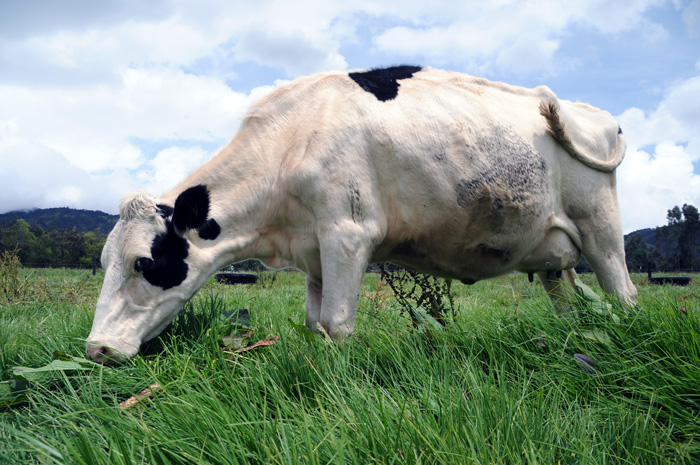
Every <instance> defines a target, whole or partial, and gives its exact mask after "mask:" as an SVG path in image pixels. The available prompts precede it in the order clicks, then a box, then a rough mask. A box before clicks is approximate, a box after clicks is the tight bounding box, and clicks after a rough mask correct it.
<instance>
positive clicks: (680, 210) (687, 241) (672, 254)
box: [656, 204, 700, 270]
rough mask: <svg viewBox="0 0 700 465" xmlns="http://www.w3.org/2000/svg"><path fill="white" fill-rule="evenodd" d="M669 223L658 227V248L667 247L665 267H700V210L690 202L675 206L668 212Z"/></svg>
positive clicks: (680, 268) (678, 268) (679, 268)
mask: <svg viewBox="0 0 700 465" xmlns="http://www.w3.org/2000/svg"><path fill="white" fill-rule="evenodd" d="M666 219H667V221H668V224H667V225H666V226H662V227H660V228H657V230H656V239H657V241H656V242H657V244H656V245H657V248H658V249H662V248H663V249H665V250H666V255H665V257H664V260H663V265H662V266H663V267H664V268H671V269H677V270H693V269H695V268H697V267H698V264H699V262H700V260H699V259H698V251H699V250H700V247H699V246H700V243H699V241H700V212H698V209H697V208H696V207H695V206H693V205H689V204H683V206H682V207H678V206H675V207H673V208H672V209H671V210H668V212H667V214H666Z"/></svg>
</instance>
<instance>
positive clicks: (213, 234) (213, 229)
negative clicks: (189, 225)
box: [197, 218, 221, 241]
mask: <svg viewBox="0 0 700 465" xmlns="http://www.w3.org/2000/svg"><path fill="white" fill-rule="evenodd" d="M197 232H198V233H199V237H201V238H202V239H206V240H209V241H213V240H214V239H216V238H217V237H219V234H220V233H221V227H220V226H219V223H217V222H216V220H215V219H214V218H209V219H208V220H207V221H205V222H204V224H203V225H201V226H200V227H199V228H197Z"/></svg>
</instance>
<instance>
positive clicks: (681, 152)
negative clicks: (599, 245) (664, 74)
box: [618, 76, 700, 232]
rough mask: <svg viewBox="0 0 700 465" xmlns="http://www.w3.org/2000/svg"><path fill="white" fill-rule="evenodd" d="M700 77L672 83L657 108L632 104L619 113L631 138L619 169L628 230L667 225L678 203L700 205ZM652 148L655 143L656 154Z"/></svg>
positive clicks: (621, 121)
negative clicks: (699, 167)
mask: <svg viewBox="0 0 700 465" xmlns="http://www.w3.org/2000/svg"><path fill="white" fill-rule="evenodd" d="M697 102H700V76H697V77H693V78H690V79H687V80H684V81H682V82H679V83H677V84H675V85H673V86H672V87H670V88H669V89H668V90H667V91H666V93H665V96H664V99H663V100H662V101H661V103H660V104H659V106H658V108H657V109H656V110H654V111H653V112H650V113H648V114H646V113H645V112H643V111H642V110H640V109H638V108H630V109H629V110H627V111H625V112H624V113H623V114H622V115H620V116H619V117H618V120H619V121H620V124H621V126H622V128H623V129H624V131H625V135H626V138H627V142H628V150H627V156H626V158H625V160H624V162H623V163H622V165H621V166H620V168H619V169H618V185H619V187H618V190H619V198H620V209H621V211H622V217H623V225H624V227H625V230H626V232H629V231H632V230H635V229H640V228H644V227H651V226H658V225H663V224H665V222H666V211H667V210H668V209H670V208H672V207H673V206H674V205H679V206H680V205H682V204H684V203H690V204H693V205H696V206H698V205H700V176H699V175H697V174H695V172H694V163H696V162H698V161H700V133H699V132H698V130H697V129H698V128H700V108H699V107H698V106H697V105H696V103H697ZM648 147H653V148H654V149H653V154H652V153H649V152H650V151H651V150H650V149H648Z"/></svg>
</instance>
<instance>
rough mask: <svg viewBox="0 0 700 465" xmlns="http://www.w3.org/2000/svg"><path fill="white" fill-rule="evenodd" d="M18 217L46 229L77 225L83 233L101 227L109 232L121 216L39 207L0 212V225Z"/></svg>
mask: <svg viewBox="0 0 700 465" xmlns="http://www.w3.org/2000/svg"><path fill="white" fill-rule="evenodd" d="M16 219H23V220H24V221H26V222H27V223H28V224H29V225H38V226H41V228H42V229H45V230H51V229H66V228H72V227H73V226H75V227H76V228H77V229H78V232H81V233H86V232H91V231H95V230H96V229H97V228H100V232H101V233H102V234H108V233H109V232H110V231H111V230H112V228H114V225H115V224H116V223H117V220H118V219H119V216H118V215H109V214H107V213H104V212H101V211H94V210H75V209H73V208H37V209H35V210H30V211H14V212H9V213H2V214H0V225H6V224H7V223H8V222H10V221H11V220H16Z"/></svg>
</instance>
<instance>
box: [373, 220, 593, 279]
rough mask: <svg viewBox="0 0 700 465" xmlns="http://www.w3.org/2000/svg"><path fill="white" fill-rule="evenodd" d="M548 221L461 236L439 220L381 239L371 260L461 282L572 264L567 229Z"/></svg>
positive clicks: (574, 254) (574, 256) (574, 257)
mask: <svg viewBox="0 0 700 465" xmlns="http://www.w3.org/2000/svg"><path fill="white" fill-rule="evenodd" d="M551 224H552V220H551V218H537V219H535V221H533V222H532V223H529V224H517V223H516V224H511V225H508V227H506V228H504V229H506V230H507V232H503V230H501V231H500V232H497V231H494V230H491V229H488V228H487V229H485V230H482V231H480V232H478V233H474V231H473V230H472V231H469V230H468V229H469V228H467V231H465V232H464V233H463V234H461V235H460V234H459V233H457V231H455V230H454V228H450V227H449V226H450V225H447V224H442V225H439V226H438V228H435V229H432V231H431V233H428V234H425V235H420V236H416V237H413V238H410V239H404V240H401V241H399V242H396V241H392V240H389V241H387V242H385V243H384V244H383V247H380V248H378V250H377V251H378V254H376V255H375V257H373V261H389V262H392V263H395V264H397V265H401V266H406V267H409V268H412V269H415V270H417V271H420V272H424V273H429V274H432V275H436V276H441V277H445V278H451V279H459V280H461V281H463V282H465V283H474V282H476V281H480V280H482V279H488V278H492V277H495V276H500V275H503V274H505V273H509V272H512V271H522V272H525V273H530V272H539V271H559V270H564V269H569V268H573V267H574V266H575V265H576V263H577V262H578V260H579V258H580V251H579V249H578V247H577V246H576V245H575V243H574V241H573V240H572V239H571V238H570V237H569V236H568V235H567V233H566V232H564V231H563V230H561V229H559V228H556V227H552V226H551Z"/></svg>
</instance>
